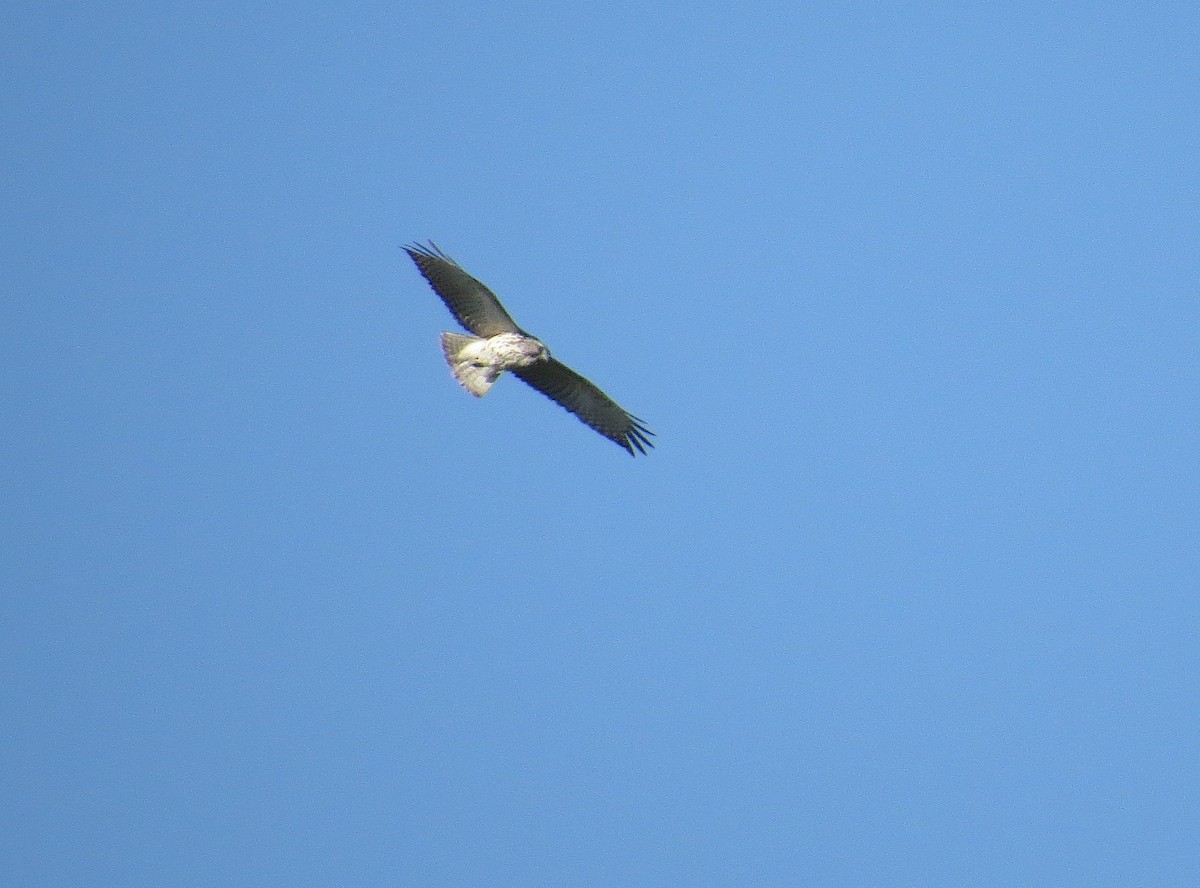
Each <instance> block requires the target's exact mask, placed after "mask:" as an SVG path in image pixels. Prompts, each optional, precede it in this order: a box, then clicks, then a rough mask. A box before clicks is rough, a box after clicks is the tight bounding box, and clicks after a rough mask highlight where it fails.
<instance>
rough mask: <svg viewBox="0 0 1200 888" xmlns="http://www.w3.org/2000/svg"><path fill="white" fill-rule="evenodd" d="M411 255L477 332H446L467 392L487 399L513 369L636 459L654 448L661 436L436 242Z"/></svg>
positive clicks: (447, 349) (453, 367)
mask: <svg viewBox="0 0 1200 888" xmlns="http://www.w3.org/2000/svg"><path fill="white" fill-rule="evenodd" d="M404 249H405V251H406V252H407V253H408V255H409V256H410V257H411V258H412V260H413V262H415V263H416V266H417V268H418V269H419V270H420V272H421V274H422V276H424V278H425V280H427V281H428V282H429V285H430V286H431V287H433V290H434V292H435V293H437V294H438V296H440V297H441V299H442V301H443V302H444V303H446V307H447V308H449V309H450V313H451V314H453V315H454V317H455V318H456V319H457V320H458V322H459V323H460V324H462V325H463V327H464V328H465V329H467V330H468V331H469V332H470V333H472V334H474V335H471V336H464V335H463V334H461V333H443V334H442V351H443V353H444V354H445V355H446V362H447V363H448V364H449V365H450V371H451V372H452V373H453V374H454V378H455V379H457V380H458V381H459V383H461V384H462V386H463V388H465V389H466V390H467V391H469V392H470V393H471V394H473V395H475V396H476V397H482V396H483V395H484V394H486V393H487V391H488V389H490V388H491V387H492V386H493V385H494V384H495V382H496V380H497V379H499V378H500V375H501V374H502V373H504V372H505V371H511V372H512V373H513V374H514V375H516V376H518V377H519V378H520V379H521V380H522V381H523V382H525V383H526V384H528V385H530V386H532V387H533V388H535V389H537V390H538V391H539V392H541V393H542V394H543V395H545V396H546V397H548V398H550V399H551V400H553V401H556V402H557V403H558V404H560V405H562V406H563V407H565V408H566V409H567V410H569V411H571V412H572V413H574V414H575V415H576V416H578V417H579V418H580V419H581V420H582V421H583V422H584V423H586V424H587V425H589V426H591V427H592V428H593V429H595V430H596V431H597V432H599V433H600V434H602V435H603V436H604V437H606V438H608V439H609V440H610V441H613V442H615V443H616V444H619V445H620V446H621V447H624V448H625V450H627V451H628V452H629V454H630V455H631V456H632V455H634V453H635V450H636V452H637V453H645V452H646V448H647V447H653V446H654V444H653V443H652V442H651V441H650V437H649V436H650V435H652V434H654V433H653V432H651V431H650V430H649V429H647V428H646V427H645V426H644V425H643V424H642V422H641V420H639V419H638V418H637V417H636V416H633V415H632V414H630V413H627V412H626V411H625V410H624V409H623V408H621V406H620V405H618V404H617V403H616V402H615V401H614V400H613V399H612V398H610V397H609V396H608V395H606V394H605V393H604V392H602V391H601V390H600V389H599V388H597V387H596V386H595V385H593V384H592V383H591V382H589V381H588V380H586V379H584V378H583V377H582V376H580V375H579V374H578V373H576V372H575V371H574V370H572V369H571V368H570V367H567V366H566V365H565V364H563V363H561V362H559V361H558V360H556V359H555V358H553V357H552V356H551V355H550V350H549V349H547V348H546V346H545V345H544V344H543V343H542V342H541V341H540V340H538V339H537V338H536V337H533V336H530V335H529V334H528V333H526V332H525V331H524V330H522V329H521V328H520V327H518V326H517V325H516V323H515V322H514V321H513V319H512V318H511V317H510V316H509V314H508V312H507V311H505V310H504V306H503V305H501V304H500V300H499V299H498V298H497V297H496V294H495V293H493V292H492V291H491V290H489V289H488V288H487V286H486V285H485V284H483V283H482V282H481V281H478V280H476V279H475V278H473V277H471V275H469V274H467V272H466V271H465V270H463V268H462V266H460V265H459V264H458V263H457V262H455V261H454V260H453V259H451V258H450V257H449V256H447V255H446V254H445V253H443V252H442V251H441V250H440V249H439V248H438V247H437V246H436V245H435V244H432V243H431V244H430V245H429V246H428V247H425V246H421V245H419V244H418V245H413V246H410V247H405V248H404Z"/></svg>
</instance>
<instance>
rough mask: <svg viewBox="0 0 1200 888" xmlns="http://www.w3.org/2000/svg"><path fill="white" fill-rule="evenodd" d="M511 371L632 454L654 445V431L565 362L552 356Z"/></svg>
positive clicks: (643, 451) (644, 450)
mask: <svg viewBox="0 0 1200 888" xmlns="http://www.w3.org/2000/svg"><path fill="white" fill-rule="evenodd" d="M512 372H513V373H515V374H516V375H517V376H519V377H521V379H522V380H523V381H524V382H525V383H526V384H528V385H531V386H533V387H534V388H535V389H537V390H538V391H539V392H541V393H542V394H543V395H545V396H546V397H548V398H550V399H551V400H553V401H557V402H558V403H559V404H561V405H562V406H563V407H566V408H567V409H568V410H570V411H571V412H572V413H574V414H575V415H576V416H578V417H579V418H580V419H582V420H583V421H584V422H585V423H587V424H588V425H589V426H591V427H592V428H593V429H595V430H596V431H598V432H599V433H600V434H602V435H603V436H604V437H606V438H608V440H610V441H615V442H616V443H617V444H620V445H621V446H622V447H624V448H625V449H626V450H628V451H629V455H630V456H635V455H636V454H635V453H634V448H636V449H637V453H643V454H644V453H645V452H646V448H647V447H653V446H654V442H652V441H651V440H650V435H653V434H654V432H652V431H650V430H649V429H648V428H646V427H645V426H644V425H642V421H641V420H640V419H638V418H637V417H636V416H634V415H633V414H631V413H626V412H625V410H624V409H623V408H622V407H621V406H620V405H619V404H618V403H617V402H616V401H614V400H613V399H612V398H610V397H609V396H608V395H606V394H604V392H602V391H600V389H599V388H597V387H596V386H595V385H593V384H592V383H590V382H588V381H587V380H586V379H584V378H583V377H582V376H580V375H579V374H578V373H576V372H575V371H574V370H572V369H571V368H570V367H568V366H567V365H566V364H563V363H562V362H560V361H557V360H555V359H554V358H550V359H549V360H547V361H538V362H537V363H536V364H530V365H529V366H528V367H517V368H515V369H514V370H513V371H512Z"/></svg>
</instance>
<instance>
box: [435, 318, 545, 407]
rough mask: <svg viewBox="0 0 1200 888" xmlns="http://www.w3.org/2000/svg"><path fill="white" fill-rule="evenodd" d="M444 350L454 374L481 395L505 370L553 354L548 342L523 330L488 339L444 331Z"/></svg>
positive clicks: (464, 386)
mask: <svg viewBox="0 0 1200 888" xmlns="http://www.w3.org/2000/svg"><path fill="white" fill-rule="evenodd" d="M442 352H443V353H444V354H445V355H446V363H447V364H449V365H450V372H451V373H453V374H454V378H455V379H457V380H458V381H459V382H460V383H461V384H462V387H463V388H465V389H466V390H467V391H469V392H470V393H471V394H473V395H475V397H477V398H482V397H483V396H484V395H486V394H487V390H488V389H490V388H491V387H492V386H493V385H495V383H496V380H497V379H499V378H500V374H501V373H503V372H504V371H505V370H516V369H517V368H518V367H528V366H529V365H530V364H535V363H537V362H538V361H544V360H547V359H548V358H549V357H550V350H549V349H547V348H546V346H544V345H543V344H542V343H541V342H539V341H538V340H536V339H534V338H533V337H532V336H526V335H525V334H523V333H497V334H496V335H495V336H489V337H487V338H486V339H484V338H482V337H479V336H464V335H463V334H462V333H443V334H442Z"/></svg>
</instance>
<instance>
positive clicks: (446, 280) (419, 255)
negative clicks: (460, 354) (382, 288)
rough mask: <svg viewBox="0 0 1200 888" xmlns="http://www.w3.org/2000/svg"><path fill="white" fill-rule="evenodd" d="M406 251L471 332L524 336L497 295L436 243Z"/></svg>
mask: <svg viewBox="0 0 1200 888" xmlns="http://www.w3.org/2000/svg"><path fill="white" fill-rule="evenodd" d="M404 251H405V252H406V253H408V255H409V256H410V257H411V258H412V261H413V262H415V263H416V264H417V268H418V269H420V271H421V274H422V275H423V276H424V277H425V280H427V281H429V286H431V287H433V291H434V292H435V293H437V294H438V295H439V296H441V297H442V301H443V302H444V303H446V308H448V309H450V313H451V314H453V315H454V317H455V318H457V319H458V322H459V323H460V324H462V325H463V327H465V328H466V329H467V330H470V331H471V332H472V333H474V334H475V335H476V336H495V335H496V334H497V333H524V331H523V330H522V329H521V328H520V327H518V326H517V325H516V323H515V322H514V321H513V319H512V318H511V317H509V315H508V312H506V311H505V310H504V306H503V305H501V304H500V300H499V299H497V298H496V294H495V293H493V292H492V291H491V290H489V289H488V288H487V285H486V284H484V283H482V282H480V281H477V280H475V278H473V277H471V276H470V275H469V274H467V273H466V271H464V270H463V267H462V266H461V265H459V264H458V263H457V262H455V261H454V260H453V259H451V258H450V257H449V256H447V255H446V254H445V253H443V252H442V251H441V248H440V247H438V245H437V244H435V243H433V241H430V242H429V246H423V245H421V244H413V245H412V246H408V247H405V248H404ZM526 335H528V334H526Z"/></svg>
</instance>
